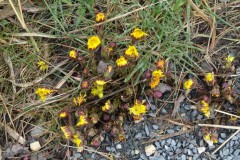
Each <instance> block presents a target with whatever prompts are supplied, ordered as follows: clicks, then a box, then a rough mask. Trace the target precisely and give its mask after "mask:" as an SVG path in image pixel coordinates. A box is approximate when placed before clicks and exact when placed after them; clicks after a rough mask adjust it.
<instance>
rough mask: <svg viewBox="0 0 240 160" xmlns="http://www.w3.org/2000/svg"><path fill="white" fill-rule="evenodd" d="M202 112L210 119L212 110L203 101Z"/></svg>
mask: <svg viewBox="0 0 240 160" xmlns="http://www.w3.org/2000/svg"><path fill="white" fill-rule="evenodd" d="M200 111H201V112H203V114H204V115H205V116H206V117H208V118H209V117H210V108H209V104H208V103H207V102H206V101H204V100H202V101H201V102H200Z"/></svg>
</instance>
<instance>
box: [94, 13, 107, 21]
mask: <svg viewBox="0 0 240 160" xmlns="http://www.w3.org/2000/svg"><path fill="white" fill-rule="evenodd" d="M105 19H106V18H105V14H104V13H102V12H99V13H98V14H96V18H95V20H96V22H98V23H99V22H103V21H104V20H105Z"/></svg>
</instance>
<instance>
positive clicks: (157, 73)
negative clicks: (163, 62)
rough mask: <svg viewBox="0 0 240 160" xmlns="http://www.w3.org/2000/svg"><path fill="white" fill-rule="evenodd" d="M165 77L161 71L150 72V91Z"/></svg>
mask: <svg viewBox="0 0 240 160" xmlns="http://www.w3.org/2000/svg"><path fill="white" fill-rule="evenodd" d="M163 77H165V75H164V73H163V72H162V70H160V69H159V70H155V71H153V72H152V78H151V81H150V83H149V86H150V87H151V89H153V88H156V87H157V85H158V84H159V82H160V80H161V78H163Z"/></svg>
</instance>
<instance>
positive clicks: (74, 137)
mask: <svg viewBox="0 0 240 160" xmlns="http://www.w3.org/2000/svg"><path fill="white" fill-rule="evenodd" d="M73 142H74V143H75V144H76V145H77V147H78V148H80V147H81V144H82V140H81V139H80V138H79V136H78V135H77V134H74V135H73Z"/></svg>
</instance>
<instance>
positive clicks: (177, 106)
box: [172, 94, 186, 116]
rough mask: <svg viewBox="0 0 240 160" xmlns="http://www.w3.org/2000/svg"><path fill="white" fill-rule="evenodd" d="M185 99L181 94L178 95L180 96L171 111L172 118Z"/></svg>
mask: <svg viewBox="0 0 240 160" xmlns="http://www.w3.org/2000/svg"><path fill="white" fill-rule="evenodd" d="M185 98H186V97H185V96H184V95H183V94H180V96H179V97H178V99H177V100H176V101H175V102H174V109H173V113H172V116H175V115H176V113H177V111H178V109H179V107H180V105H181V103H182V102H183V101H184V99H185Z"/></svg>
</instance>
